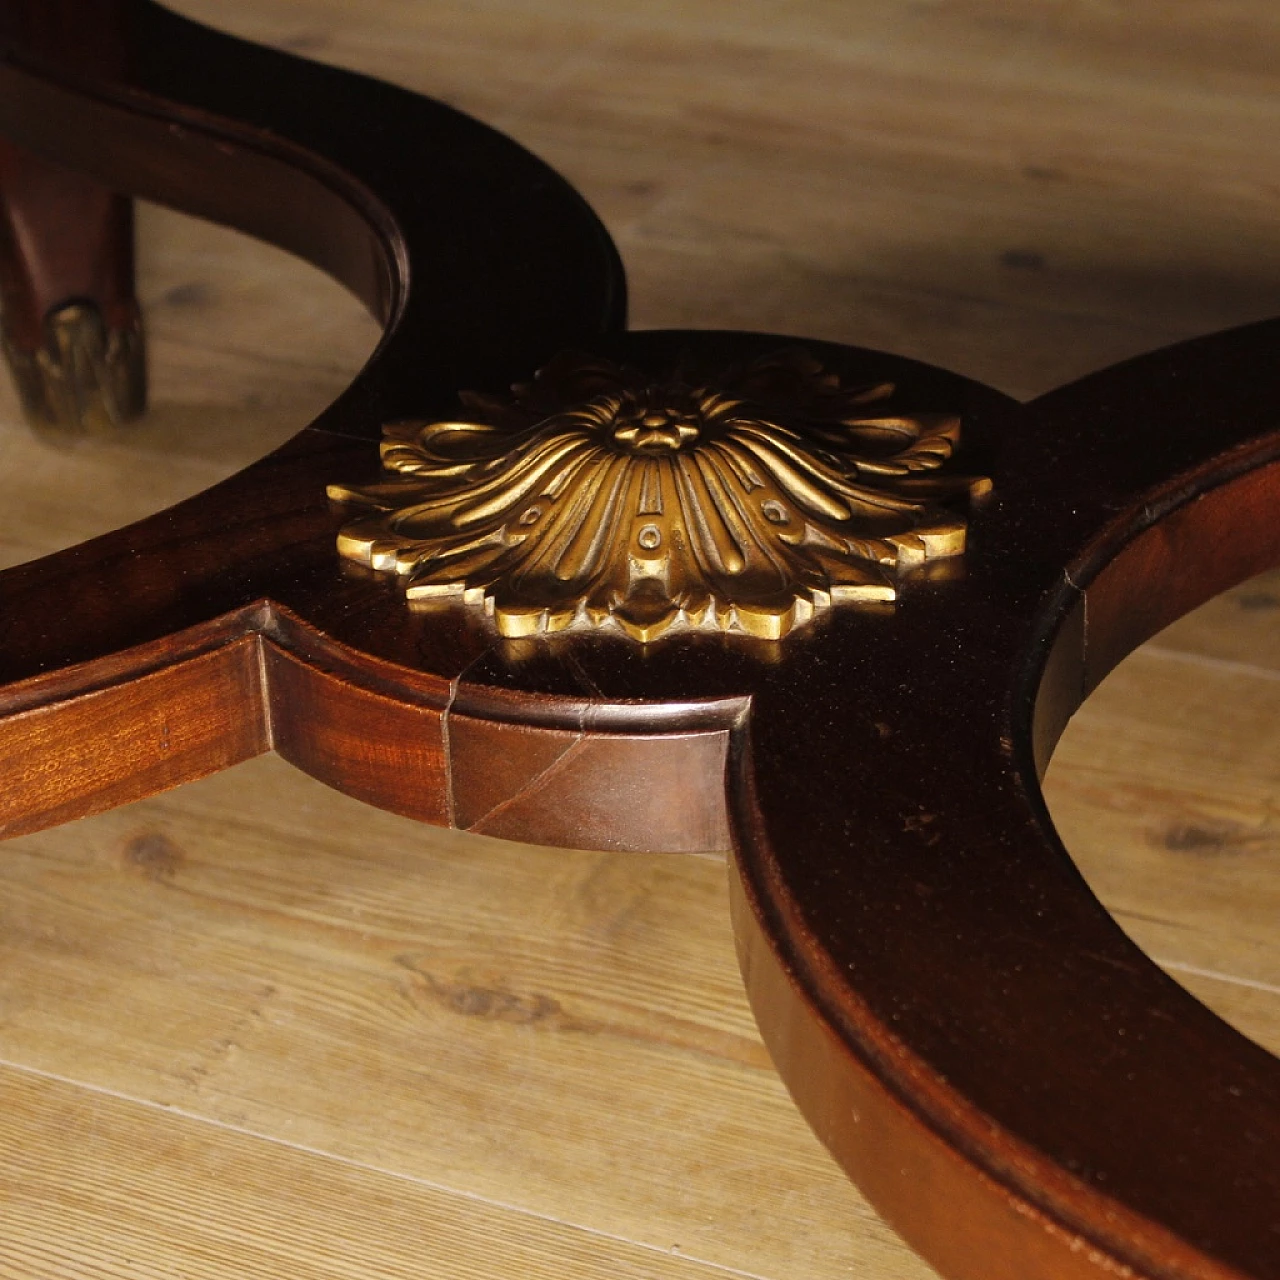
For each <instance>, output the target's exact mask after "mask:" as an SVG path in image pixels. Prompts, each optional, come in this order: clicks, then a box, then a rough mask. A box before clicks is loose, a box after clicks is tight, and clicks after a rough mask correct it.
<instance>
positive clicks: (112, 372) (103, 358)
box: [2, 301, 147, 437]
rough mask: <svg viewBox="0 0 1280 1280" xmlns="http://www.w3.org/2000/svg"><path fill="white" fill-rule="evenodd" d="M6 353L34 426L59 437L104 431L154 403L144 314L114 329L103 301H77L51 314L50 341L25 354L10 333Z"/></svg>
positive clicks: (5, 338)
mask: <svg viewBox="0 0 1280 1280" xmlns="http://www.w3.org/2000/svg"><path fill="white" fill-rule="evenodd" d="M2 343H3V348H4V354H5V358H6V359H7V360H8V362H9V368H10V369H11V370H12V372H13V379H14V382H15V383H16V384H17V388H18V395H19V397H20V398H21V401H22V411H23V414H24V415H25V416H26V419H27V421H28V422H29V423H30V424H31V426H32V427H33V428H34V429H35V430H37V431H40V432H48V433H51V434H56V435H58V436H62V437H66V436H79V435H101V434H104V433H107V432H111V431H113V430H116V429H117V428H119V427H120V426H121V425H123V424H124V423H126V422H128V421H129V420H130V419H131V418H136V417H137V416H138V415H139V414H141V413H142V411H143V409H144V408H145V407H146V398H147V372H146V347H145V344H144V342H143V334H142V317H141V314H140V313H139V312H138V311H137V309H136V308H135V309H134V311H133V314H132V316H131V318H130V320H129V322H128V323H127V324H126V325H125V326H123V327H120V328H110V329H109V328H108V327H107V325H106V322H105V321H104V319H103V316H102V312H101V310H100V309H99V308H98V306H97V304H96V303H93V302H85V301H72V302H66V303H63V304H62V305H61V306H58V307H55V308H53V309H52V310H51V311H50V312H49V313H48V314H47V315H46V316H45V319H44V343H43V344H42V345H41V346H40V347H39V348H38V349H37V350H36V351H23V350H21V349H20V348H18V347H17V346H16V345H15V344H14V343H13V341H12V339H11V338H10V336H9V334H8V333H5V334H4V335H3V338H2Z"/></svg>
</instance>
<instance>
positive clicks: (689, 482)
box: [329, 349, 989, 642]
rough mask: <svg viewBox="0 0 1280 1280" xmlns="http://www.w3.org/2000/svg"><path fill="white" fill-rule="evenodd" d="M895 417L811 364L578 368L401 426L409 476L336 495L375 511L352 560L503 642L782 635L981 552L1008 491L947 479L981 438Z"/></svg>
mask: <svg viewBox="0 0 1280 1280" xmlns="http://www.w3.org/2000/svg"><path fill="white" fill-rule="evenodd" d="M895 399H896V388H895V386H894V384H892V383H888V382H885V383H879V384H876V385H870V386H858V387H845V386H844V385H842V383H841V380H840V378H839V377H837V376H836V375H835V374H834V373H831V372H830V371H828V370H827V369H826V368H824V366H823V365H822V364H821V363H820V362H819V361H818V360H816V359H815V358H814V357H813V356H811V355H810V354H808V353H807V352H805V351H803V350H796V349H789V350H786V351H781V352H777V353H775V354H773V355H770V356H767V357H765V358H763V359H759V360H756V361H754V362H752V363H750V364H745V365H742V366H740V367H738V368H736V369H731V370H728V371H727V372H724V373H723V374H721V375H720V376H719V377H716V378H714V379H710V378H706V377H703V376H696V375H695V374H694V373H692V372H690V371H688V370H685V369H680V368H677V369H675V370H674V371H673V372H672V373H670V374H669V375H668V376H665V377H661V378H653V377H649V376H647V375H645V374H643V373H641V372H640V371H638V370H636V369H633V368H630V367H628V366H626V365H621V364H616V363H613V362H611V361H608V360H603V359H599V358H597V357H593V356H588V355H583V354H581V353H575V352H566V353H563V354H561V355H560V356H558V357H556V359H555V360H553V361H552V362H551V363H550V364H549V365H547V366H546V368H544V369H543V370H541V371H540V372H539V373H538V375H537V376H536V378H535V379H534V381H533V382H532V383H530V384H527V385H519V386H516V387H514V388H513V389H512V395H511V396H510V397H508V398H502V399H499V398H495V397H489V396H484V395H479V394H475V393H465V392H464V393H463V394H462V395H461V396H460V400H461V403H462V407H463V410H464V414H463V415H461V416H460V418H459V419H458V420H456V421H443V422H397V423H393V424H390V425H388V426H387V427H386V428H385V429H384V435H383V442H382V461H383V466H384V467H385V468H386V469H387V470H388V471H390V472H392V473H394V476H393V478H391V479H390V480H389V481H388V482H387V483H385V484H375V485H367V486H360V487H354V486H351V487H349V486H343V485H333V486H331V487H330V489H329V496H330V497H331V498H334V499H336V500H337V501H340V502H347V503H354V504H357V505H360V506H363V507H365V508H367V509H368V513H367V514H366V515H364V516H362V517H361V518H359V519H356V520H354V521H352V522H351V523H350V524H348V525H346V526H345V527H344V528H343V530H342V532H341V533H340V535H339V538H338V548H339V550H340V551H341V552H342V554H343V555H345V556H348V557H350V558H351V559H353V560H357V561H359V562H360V563H361V564H365V565H369V566H371V567H372V568H374V569H379V570H385V571H387V572H392V573H396V574H398V575H399V576H400V577H401V578H403V579H404V580H405V583H406V586H407V595H408V597H409V598H410V599H411V600H415V601H428V602H429V601H455V600H460V601H463V602H465V603H467V604H469V605H474V606H477V607H483V608H484V609H485V610H486V611H487V612H488V613H489V614H490V615H491V616H492V618H493V620H494V622H495V624H496V625H497V628H498V631H499V632H500V633H501V634H502V635H504V636H509V637H524V636H531V635H536V634H541V633H550V632H560V631H571V630H585V629H590V628H601V629H606V630H614V631H621V632H622V633H624V634H626V635H628V636H630V637H631V638H632V639H634V640H639V641H642V642H647V641H651V640H656V639H658V638H659V637H660V636H663V635H667V634H672V633H679V632H688V631H722V632H744V633H747V634H749V635H752V636H757V637H764V638H768V639H778V638H780V637H782V636H784V635H786V634H787V633H788V632H789V631H791V630H792V629H793V628H795V627H797V626H799V625H801V624H803V623H805V622H807V621H808V620H809V619H810V618H812V617H813V616H814V615H815V614H816V613H818V612H819V611H821V610H824V609H827V608H829V607H830V606H832V605H835V604H841V603H844V602H867V601H892V600H893V599H894V598H895V596H896V594H897V582H898V579H899V577H900V575H901V574H902V573H903V572H905V571H909V570H911V569H914V568H916V567H917V566H920V565H923V564H925V563H927V562H929V561H934V560H941V559H945V558H947V557H952V556H957V555H959V554H960V553H961V552H962V551H963V550H964V543H965V521H964V519H963V514H962V513H961V514H957V512H956V511H955V510H954V508H955V506H956V504H957V501H959V502H961V503H963V502H967V500H968V499H969V498H971V497H974V496H976V495H977V494H979V493H981V492H983V491H985V489H987V488H989V484H988V482H987V481H985V480H981V479H977V480H975V479H972V478H967V477H963V476H951V475H947V474H944V473H943V468H944V467H945V465H946V464H947V463H948V462H949V461H950V460H951V458H952V456H953V454H954V452H955V449H956V447H957V444H958V441H959V433H960V420H959V418H958V417H957V416H955V415H954V414H947V413H924V414H901V413H894V412H892V411H891V409H892V405H893V402H894V400H895Z"/></svg>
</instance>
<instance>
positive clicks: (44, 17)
mask: <svg viewBox="0 0 1280 1280" xmlns="http://www.w3.org/2000/svg"><path fill="white" fill-rule="evenodd" d="M7 16H8V20H9V22H10V24H11V26H12V27H13V28H15V29H16V30H15V32H14V35H13V36H11V38H15V37H20V38H21V39H22V41H23V42H24V43H26V44H27V45H28V46H29V47H31V48H32V49H39V50H42V51H43V52H44V54H45V56H47V57H52V58H56V59H57V60H58V62H59V63H60V64H61V65H63V66H66V67H68V68H74V69H75V70H77V71H78V72H79V73H80V74H85V75H93V76H103V75H113V74H114V75H119V74H121V73H123V71H124V69H125V64H126V59H127V41H126V32H125V29H124V26H125V24H124V7H123V6H122V5H121V4H120V3H119V2H118V0H92V3H67V2H66V0H40V3H30V2H28V3H21V4H19V3H15V4H12V5H10V6H9V9H8V14H7ZM0 307H2V308H3V316H4V323H3V346H4V353H5V357H6V359H7V361H8V364H9V369H10V372H11V373H12V375H13V378H14V381H15V382H16V384H17V387H18V392H19V395H20V397H21V401H22V408H23V412H24V414H25V415H26V417H27V420H28V421H29V422H30V423H31V425H32V426H33V427H35V428H37V429H38V430H43V431H54V432H59V433H66V434H72V435H75V434H81V433H84V432H101V431H105V430H109V429H111V428H113V427H116V426H119V425H120V424H121V423H123V422H126V421H128V420H129V419H130V418H134V417H136V416H137V415H138V414H139V413H141V412H142V410H143V408H144V407H145V404H146V354H145V348H144V345H143V335H142V314H141V311H140V310H139V308H138V301H137V298H136V297H135V295H134V286H133V206H132V203H131V202H130V201H129V200H128V199H127V198H125V197H124V196H120V195H116V194H115V193H114V192H112V191H111V190H110V189H109V188H107V187H104V186H102V185H101V184H100V183H97V182H95V181H93V179H91V178H88V177H86V176H85V175H83V174H81V173H76V172H74V171H73V170H70V169H66V168H63V167H62V166H61V165H59V164H56V163H52V162H50V161H48V160H45V159H43V158H42V157H41V156H39V155H36V154H34V153H33V152H31V151H28V150H26V149H25V148H23V147H21V146H17V145H15V144H14V143H13V142H11V141H9V140H8V139H4V140H0Z"/></svg>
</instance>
